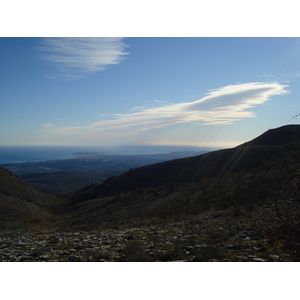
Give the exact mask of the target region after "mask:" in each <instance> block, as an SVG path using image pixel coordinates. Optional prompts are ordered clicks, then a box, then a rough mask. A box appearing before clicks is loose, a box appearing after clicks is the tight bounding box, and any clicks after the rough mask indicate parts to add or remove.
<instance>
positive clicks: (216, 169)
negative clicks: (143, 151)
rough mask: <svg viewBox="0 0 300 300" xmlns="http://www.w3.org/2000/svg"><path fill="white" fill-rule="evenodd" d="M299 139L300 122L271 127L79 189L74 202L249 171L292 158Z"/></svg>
mask: <svg viewBox="0 0 300 300" xmlns="http://www.w3.org/2000/svg"><path fill="white" fill-rule="evenodd" d="M299 138H300V125H288V126H283V127H280V128H276V129H272V130H268V131H267V132H265V133H264V134H262V135H261V136H259V137H257V138H256V139H254V140H252V141H250V142H248V143H244V144H242V145H240V146H238V147H235V148H232V149H225V150H219V151H213V152H209V153H206V154H202V155H199V156H195V157H188V158H184V159H176V160H171V161H167V162H163V163H158V164H153V165H149V166H144V167H140V168H136V169H132V170H130V171H128V172H126V173H124V174H122V175H120V176H115V177H111V178H109V179H108V180H106V181H105V182H104V183H102V184H100V185H98V186H96V187H95V186H94V187H92V188H91V189H89V190H87V189H85V191H79V192H78V193H77V194H75V195H74V197H73V199H72V201H73V202H75V203H78V202H81V201H85V200H89V199H95V198H98V197H103V196H111V195H118V194H120V193H125V192H129V191H133V190H135V189H139V188H160V187H163V186H168V185H172V184H176V183H186V182H198V181H199V180H201V179H203V178H209V177H216V176H218V177H222V176H223V175H226V174H228V173H234V172H241V171H245V170H249V169H252V168H256V167H258V166H260V165H261V164H262V163H265V162H271V161H276V160H277V161H278V160H281V159H284V157H292V156H293V154H292V153H294V152H295V151H297V149H299V145H298V142H299Z"/></svg>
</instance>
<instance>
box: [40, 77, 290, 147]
mask: <svg viewBox="0 0 300 300" xmlns="http://www.w3.org/2000/svg"><path fill="white" fill-rule="evenodd" d="M286 87H287V86H286V85H282V84H279V83H277V82H271V83H263V82H262V83H261V82H254V83H245V84H238V85H228V86H225V87H222V88H219V89H215V90H211V91H209V93H208V94H207V95H206V96H205V97H203V98H202V99H199V100H196V101H193V102H185V103H177V104H166V105H165V106H160V107H152V108H146V109H143V110H142V111H138V112H133V113H130V114H114V117H115V118H116V119H114V120H103V121H99V122H96V123H93V124H91V125H88V126H81V127H80V126H65V127H56V128H50V127H49V128H48V129H44V131H45V132H44V133H45V134H46V136H47V138H50V137H52V138H58V137H62V138H65V139H70V141H71V140H74V141H75V140H76V141H77V142H79V141H86V142H87V141H88V140H89V139H91V140H93V141H95V140H98V141H99V142H100V141H104V140H108V139H115V138H117V137H124V136H130V135H135V134H138V133H141V132H142V131H146V130H149V129H155V128H162V127H165V126H169V125H174V124H182V123H194V124H199V125H227V124H232V123H234V122H237V121H238V120H242V119H245V118H251V117H254V116H255V115H254V112H253V111H252V110H251V109H252V108H254V107H255V106H258V105H260V104H262V103H264V102H266V101H268V100H270V97H271V96H274V95H283V94H287V93H288V92H289V91H287V90H285V88H286ZM44 128H45V127H44Z"/></svg>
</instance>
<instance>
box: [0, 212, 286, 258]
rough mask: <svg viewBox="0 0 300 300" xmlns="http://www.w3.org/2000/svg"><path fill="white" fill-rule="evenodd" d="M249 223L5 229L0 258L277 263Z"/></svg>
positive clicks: (208, 219) (223, 220) (218, 216)
mask: <svg viewBox="0 0 300 300" xmlns="http://www.w3.org/2000/svg"><path fill="white" fill-rule="evenodd" d="M229 220H230V221H229ZM251 222H252V221H251V220H250V219H245V218H239V217H237V218H236V219H234V220H233V219H232V218H228V217H226V216H223V215H222V212H214V213H207V214H206V215H202V216H201V217H199V216H195V217H194V218H190V219H189V220H188V221H187V220H185V221H178V222H168V223H165V224H157V225H147V226H146V225H145V226H140V227H135V228H123V229H122V228H119V229H106V230H100V229H99V230H91V231H74V230H73V231H59V230H58V229H53V228H52V229H47V230H46V229H31V230H6V231H2V232H0V261H3V262H5V261H6V262H8V261H9V262H10V261H12V262H113V261H119V262H120V261H133V262H134V261H138V262H142V261H162V262H165V261H185V262H197V261H210V262H265V261H281V260H282V255H279V254H278V253H276V251H275V252H274V249H271V248H270V247H269V246H268V244H267V241H266V240H265V239H262V238H261V237H259V236H257V235H255V233H254V231H253V230H252V229H251V224H250V223H251Z"/></svg>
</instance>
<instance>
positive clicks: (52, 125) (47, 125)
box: [42, 123, 55, 129]
mask: <svg viewBox="0 0 300 300" xmlns="http://www.w3.org/2000/svg"><path fill="white" fill-rule="evenodd" d="M53 127H55V125H54V124H53V123H45V124H43V125H42V128H44V129H48V128H53Z"/></svg>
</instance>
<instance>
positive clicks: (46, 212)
mask: <svg viewBox="0 0 300 300" xmlns="http://www.w3.org/2000/svg"><path fill="white" fill-rule="evenodd" d="M64 201H65V200H63V199H60V198H58V197H56V196H55V195H52V194H48V193H44V192H42V191H39V190H37V189H35V188H33V187H32V186H30V185H29V184H27V183H24V182H23V181H21V180H20V179H19V178H18V176H16V175H15V174H13V173H11V172H10V171H8V170H5V169H3V168H0V226H2V227H14V226H17V227H18V226H19V225H20V224H23V225H24V224H26V223H30V222H34V221H37V220H42V219H43V220H45V219H49V218H51V217H52V213H53V212H54V211H55V210H56V209H57V207H60V206H61V205H62V204H63V203H64Z"/></svg>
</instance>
